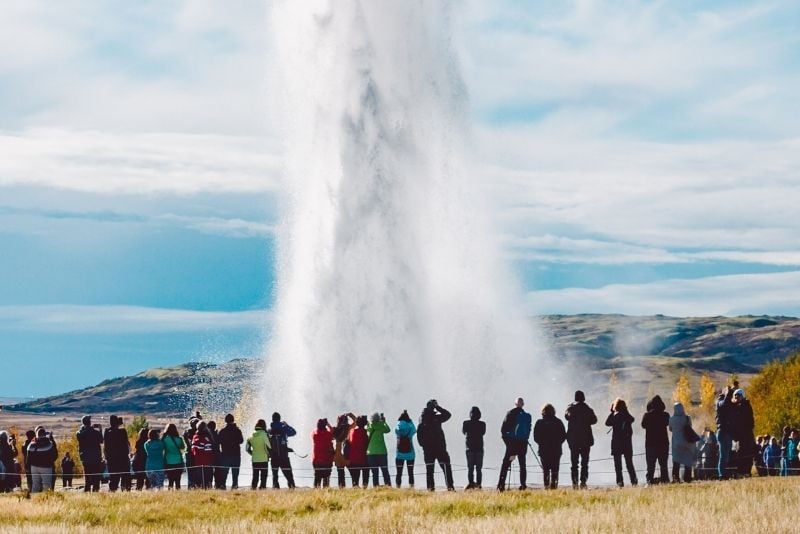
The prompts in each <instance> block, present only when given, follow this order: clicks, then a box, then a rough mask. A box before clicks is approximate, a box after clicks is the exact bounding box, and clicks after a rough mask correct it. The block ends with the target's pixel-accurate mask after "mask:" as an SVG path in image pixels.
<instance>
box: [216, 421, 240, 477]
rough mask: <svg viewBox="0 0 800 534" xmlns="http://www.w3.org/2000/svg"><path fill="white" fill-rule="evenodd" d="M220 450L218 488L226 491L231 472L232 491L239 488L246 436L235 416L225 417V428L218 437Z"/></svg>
mask: <svg viewBox="0 0 800 534" xmlns="http://www.w3.org/2000/svg"><path fill="white" fill-rule="evenodd" d="M217 439H218V440H219V449H220V465H221V467H220V468H219V475H220V476H219V480H218V481H217V487H218V488H219V489H225V486H226V483H227V480H228V471H229V470H230V471H231V489H237V488H238V487H239V468H240V467H241V465H242V443H244V436H243V435H242V431H241V429H240V428H239V427H238V426H236V423H235V421H234V418H233V414H228V415H226V416H225V426H224V427H223V428H222V430H220V431H219V434H218V435H217Z"/></svg>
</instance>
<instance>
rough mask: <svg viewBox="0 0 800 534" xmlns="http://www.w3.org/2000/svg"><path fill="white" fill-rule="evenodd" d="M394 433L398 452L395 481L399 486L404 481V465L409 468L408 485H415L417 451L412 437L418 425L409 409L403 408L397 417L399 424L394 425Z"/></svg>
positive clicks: (396, 455)
mask: <svg viewBox="0 0 800 534" xmlns="http://www.w3.org/2000/svg"><path fill="white" fill-rule="evenodd" d="M394 433H395V435H396V436H397V452H396V454H395V461H394V462H395V466H396V467H397V478H396V479H395V482H396V483H397V487H398V488H399V487H400V484H401V483H402V481H403V466H404V465H405V466H407V469H408V485H409V486H410V487H412V488H413V487H414V460H415V459H416V452H415V451H414V442H413V441H412V439H411V438H412V437H413V436H414V434H416V433H417V427H416V426H414V422H413V421H412V420H411V417H410V416H409V415H408V410H403V413H401V414H400V417H398V418H397V425H396V426H395V427H394Z"/></svg>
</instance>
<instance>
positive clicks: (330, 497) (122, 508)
mask: <svg viewBox="0 0 800 534" xmlns="http://www.w3.org/2000/svg"><path fill="white" fill-rule="evenodd" d="M799 483H800V479H797V478H783V479H779V478H773V479H752V480H743V481H731V482H726V483H716V482H707V483H692V484H688V485H673V486H669V485H668V486H663V487H654V488H630V489H623V490H616V489H613V490H612V489H595V490H587V491H573V490H568V489H564V490H558V491H554V492H545V491H541V490H538V491H528V492H508V493H505V494H500V493H496V492H494V491H483V492H469V493H464V492H459V493H445V492H437V493H435V494H429V493H427V492H423V491H408V490H392V489H378V490H374V489H370V490H366V491H365V490H352V489H348V490H324V491H314V490H297V491H294V492H289V491H287V490H281V491H269V490H267V491H264V492H249V491H243V492H228V493H221V492H214V491H198V492H186V491H184V492H180V493H174V492H173V493H168V492H166V491H164V492H160V493H153V492H144V493H136V492H134V493H128V494H119V493H118V494H108V493H101V494H95V495H84V494H82V493H78V492H76V493H72V492H56V493H50V494H40V495H34V496H33V497H32V498H30V499H28V498H25V496H23V495H22V494H15V495H6V496H0V531H2V532H12V531H13V532H81V531H92V530H99V529H102V530H103V531H105V532H136V531H139V532H155V531H178V530H180V531H183V532H185V531H191V532H201V531H203V532H228V533H230V532H247V531H255V530H259V531H270V532H375V531H384V532H386V531H389V532H434V531H435V532H437V533H443V532H465V531H471V532H501V531H502V532H522V531H525V532H545V531H547V532H686V531H690V530H698V531H705V530H709V529H710V530H714V531H717V532H719V531H722V532H733V531H741V532H747V531H749V532H752V531H756V532H789V531H792V530H794V528H795V527H796V513H795V512H794V511H796V510H797V504H798V503H800V484H799Z"/></svg>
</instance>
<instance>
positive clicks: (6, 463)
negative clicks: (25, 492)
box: [0, 431, 17, 493]
mask: <svg viewBox="0 0 800 534" xmlns="http://www.w3.org/2000/svg"><path fill="white" fill-rule="evenodd" d="M16 457H17V438H16V436H14V435H13V434H12V435H11V436H10V437H9V435H8V432H6V431H3V432H0V463H1V464H3V465H0V470H1V471H2V472H3V473H4V475H3V476H2V477H0V493H6V492H10V491H11V490H13V489H14V486H15V485H16V480H15V478H14V476H15V475H16V466H15V465H14V460H15V459H16Z"/></svg>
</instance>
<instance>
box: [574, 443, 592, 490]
mask: <svg viewBox="0 0 800 534" xmlns="http://www.w3.org/2000/svg"><path fill="white" fill-rule="evenodd" d="M590 450H591V447H590V446H588V445H587V446H585V447H570V448H569V458H570V462H571V464H572V470H571V471H572V485H573V486H576V485H577V484H578V460H579V459H580V464H581V478H580V482H581V486H585V485H586V481H587V480H589V451H590Z"/></svg>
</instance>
